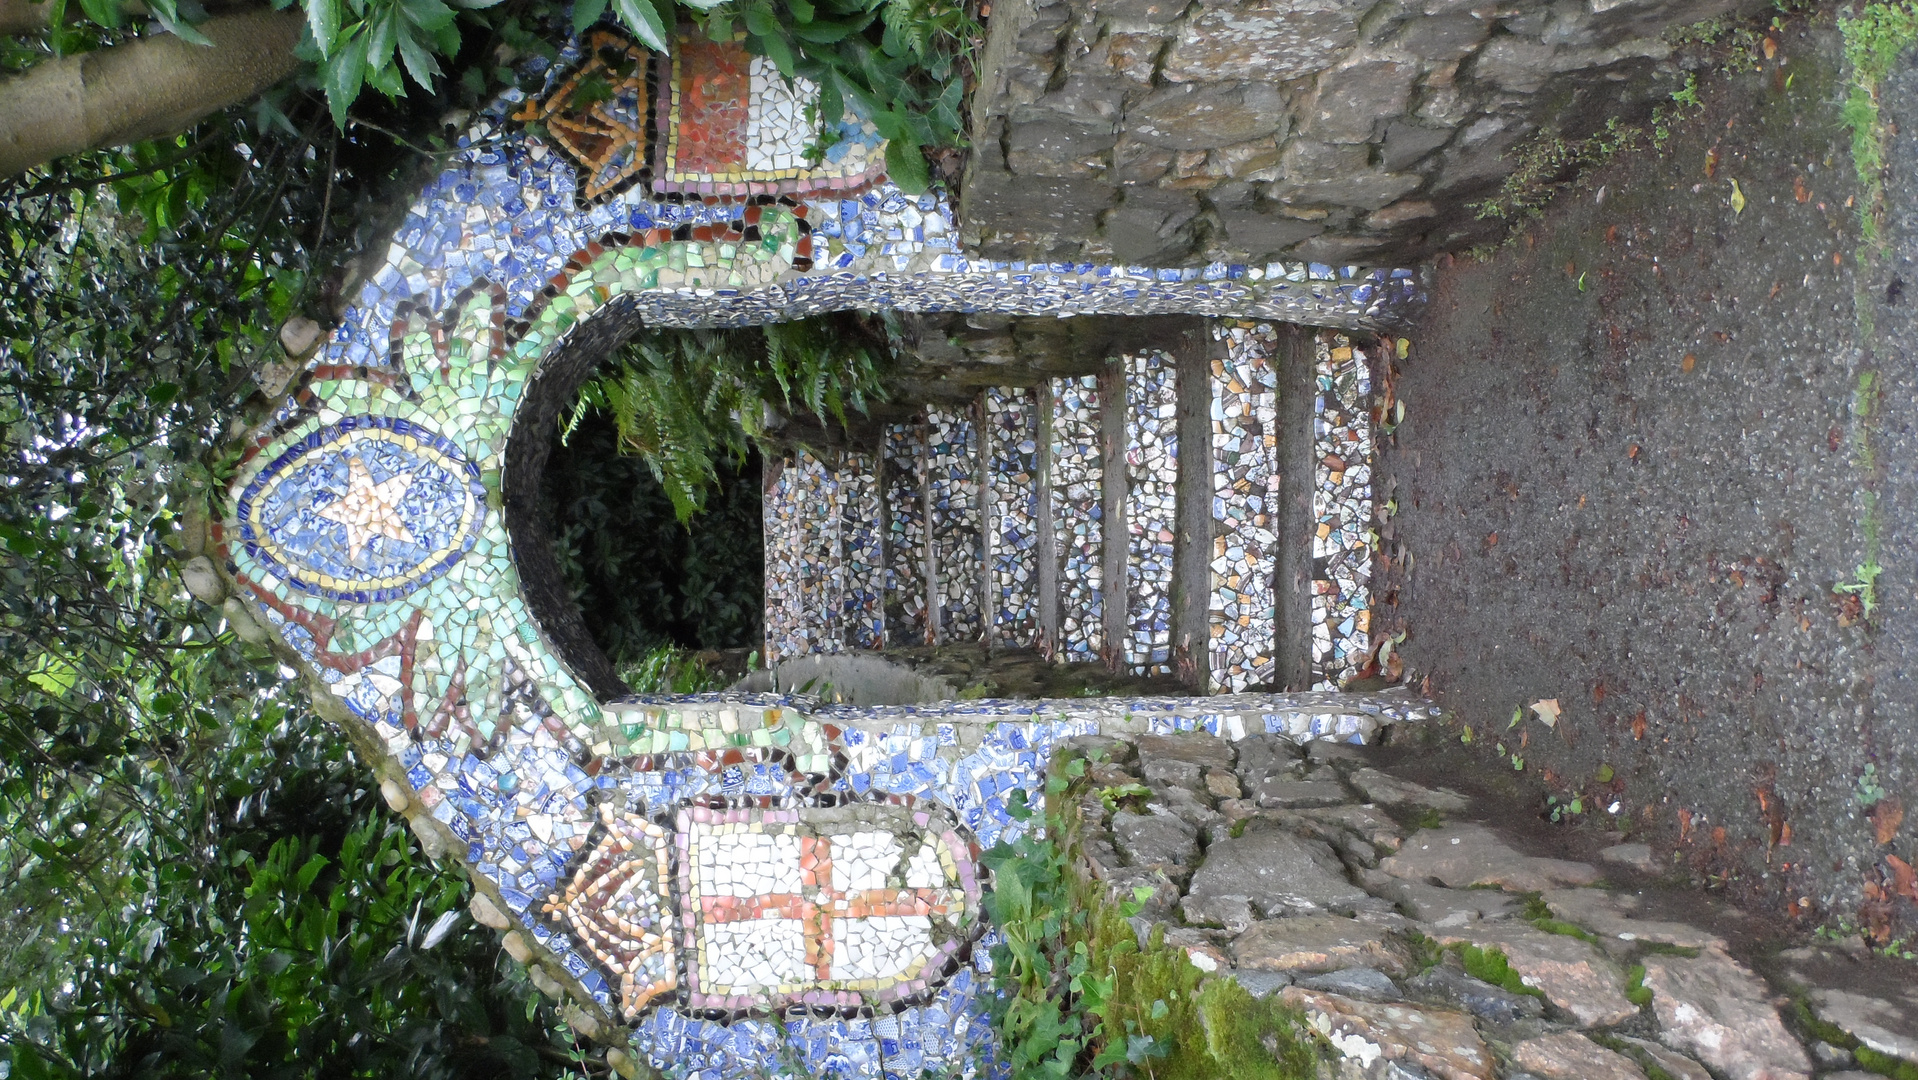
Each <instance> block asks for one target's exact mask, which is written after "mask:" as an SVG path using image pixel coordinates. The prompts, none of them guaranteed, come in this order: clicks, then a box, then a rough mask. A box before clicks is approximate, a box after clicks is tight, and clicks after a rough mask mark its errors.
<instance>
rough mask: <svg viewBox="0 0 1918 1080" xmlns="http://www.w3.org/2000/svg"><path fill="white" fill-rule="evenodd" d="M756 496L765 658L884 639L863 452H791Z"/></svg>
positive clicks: (876, 537) (869, 479) (873, 488)
mask: <svg viewBox="0 0 1918 1080" xmlns="http://www.w3.org/2000/svg"><path fill="white" fill-rule="evenodd" d="M772 470H773V471H774V472H775V474H776V475H775V477H774V479H773V481H772V483H771V484H770V485H768V487H767V490H766V493H765V496H764V498H763V500H762V503H761V506H762V515H763V517H764V520H765V532H764V535H765V537H766V541H765V543H766V579H765V580H766V586H765V588H766V593H765V596H766V601H765V620H766V626H765V655H766V660H767V662H768V663H776V662H778V661H779V660H782V659H786V658H789V657H794V656H805V655H808V654H811V653H832V652H843V651H845V650H847V649H878V648H883V647H884V646H885V621H884V613H883V609H882V606H881V605H882V602H883V595H882V592H883V573H884V564H885V562H884V561H885V554H884V552H883V550H882V548H881V544H880V531H879V520H880V517H879V497H878V489H877V485H876V483H875V481H874V479H873V475H874V474H873V465H872V458H871V456H870V455H866V454H859V453H849V454H846V455H844V457H843V458H842V459H841V460H840V461H839V462H838V463H837V464H827V463H826V462H824V461H822V460H820V459H819V458H818V457H816V456H814V455H813V454H811V453H809V452H806V451H799V452H798V453H795V454H792V455H790V456H788V457H785V458H783V459H779V460H778V461H776V462H775V463H774V464H773V465H772Z"/></svg>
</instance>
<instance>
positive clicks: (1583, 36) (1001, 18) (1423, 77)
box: [961, 0, 1751, 265]
mask: <svg viewBox="0 0 1918 1080" xmlns="http://www.w3.org/2000/svg"><path fill="white" fill-rule="evenodd" d="M1741 6H1743V7H1750V6H1751V3H1750V0H1558V2H1555V3H1543V2H1539V3H1511V2H1505V3H1487V2H1483V0H1476V2H1475V0H1192V2H1187V0H1000V3H999V4H998V5H996V6H995V7H994V9H993V12H992V18H991V31H990V36H989V40H988V43H987V48H986V53H985V57H984V59H983V61H982V66H981V73H980V80H979V88H978V90H977V92H976V96H975V98H974V102H973V115H972V123H973V131H972V137H973V154H972V159H971V162H970V164H969V166H968V169H967V173H966V176H965V184H964V193H963V199H962V202H961V233H962V238H963V240H964V242H965V243H966V244H967V245H969V246H971V247H975V248H977V249H979V250H981V251H983V252H984V253H986V254H988V255H991V256H992V257H995V258H1032V259H1038V258H1044V259H1050V260H1061V259H1070V260H1083V259H1107V258H1110V259H1116V260H1118V261H1120V262H1124V263H1132V264H1152V265H1173V264H1181V263H1183V264H1188V265H1190V264H1196V263H1204V262H1210V261H1214V260H1223V261H1228V262H1246V261H1251V262H1261V261H1266V260H1269V259H1274V258H1277V257H1279V256H1281V255H1284V256H1287V257H1291V258H1302V259H1309V260H1312V261H1317V262H1326V263H1332V264H1346V263H1351V262H1362V263H1368V264H1374V265H1384V264H1396V265H1409V264H1411V263H1413V262H1416V261H1418V260H1420V259H1423V258H1425V257H1427V256H1429V255H1431V254H1433V253H1435V252H1438V251H1443V250H1450V249H1456V248H1458V247H1461V246H1469V245H1470V244H1472V243H1475V242H1477V241H1478V240H1479V239H1481V238H1484V237H1487V236H1490V235H1492V234H1493V233H1494V231H1495V229H1496V226H1495V225H1494V224H1490V223H1486V222H1480V221H1478V220H1476V217H1475V215H1474V213H1473V211H1472V210H1471V208H1470V204H1472V203H1474V202H1476V201H1479V200H1482V199H1483V198H1485V197H1486V195H1487V194H1489V193H1491V192H1493V191H1495V190H1496V189H1497V187H1498V186H1499V184H1500V183H1501V182H1502V181H1503V180H1504V178H1505V177H1506V176H1507V175H1508V174H1509V173H1510V172H1511V171H1512V170H1513V168H1514V162H1515V159H1514V155H1513V153H1512V151H1513V148H1514V147H1515V146H1517V145H1518V144H1519V143H1520V141H1521V140H1523V139H1524V138H1526V137H1527V136H1528V135H1531V134H1533V133H1534V132H1537V131H1539V130H1540V129H1542V128H1549V127H1557V128H1559V129H1560V130H1562V131H1563V132H1564V133H1566V134H1567V135H1570V136H1579V135H1583V134H1587V133H1589V132H1590V131H1592V130H1594V129H1597V128H1600V127H1602V126H1603V125H1604V123H1605V121H1606V120H1607V119H1609V118H1610V117H1613V116H1619V115H1626V116H1632V115H1639V116H1642V115H1644V114H1646V113H1647V112H1649V110H1650V108H1651V106H1652V104H1653V103H1654V102H1656V101H1658V100H1662V99H1664V98H1666V97H1667V96H1668V95H1669V94H1670V93H1671V92H1672V90H1673V89H1675V88H1676V87H1678V86H1679V85H1681V83H1680V81H1679V80H1680V77H1681V73H1680V71H1679V67H1678V64H1677V63H1676V61H1675V60H1674V58H1673V48H1672V46H1671V45H1670V44H1669V43H1668V42H1667V41H1666V40H1665V39H1664V38H1663V37H1662V36H1661V35H1663V34H1664V33H1665V32H1666V31H1668V30H1671V29H1672V28H1674V27H1677V26H1680V25H1683V24H1687V23H1691V22H1695V21H1698V20H1701V19H1707V18H1711V17H1714V16H1718V15H1721V14H1725V13H1727V12H1729V11H1733V10H1735V9H1737V8H1739V7H1741Z"/></svg>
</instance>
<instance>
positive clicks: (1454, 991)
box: [1405, 964, 1545, 1024]
mask: <svg viewBox="0 0 1918 1080" xmlns="http://www.w3.org/2000/svg"><path fill="white" fill-rule="evenodd" d="M1405 988H1406V989H1407V990H1409V991H1411V992H1412V993H1413V994H1416V995H1418V996H1419V997H1422V998H1429V999H1431V1000H1434V1001H1442V1002H1444V1003H1445V1004H1447V1005H1452V1006H1455V1007H1457V1008H1460V1009H1464V1010H1465V1011H1466V1012H1469V1013H1471V1014H1472V1015H1473V1016H1477V1017H1482V1018H1484V1019H1486V1020H1490V1021H1492V1022H1493V1023H1495V1024H1509V1023H1512V1022H1513V1021H1515V1020H1524V1019H1528V1018H1531V1017H1535V1016H1538V1015H1540V1014H1542V1013H1543V1012H1544V1011H1545V1003H1544V1002H1542V1001H1540V1000H1539V999H1537V998H1535V997H1532V996H1531V995H1529V994H1514V993H1512V992H1511V991H1509V990H1502V989H1500V988H1498V987H1496V986H1493V985H1492V984H1491V983H1488V982H1485V981H1483V980H1481V979H1474V978H1472V977H1471V976H1470V975H1467V974H1465V973H1464V972H1463V971H1459V970H1457V969H1455V968H1450V967H1447V966H1445V965H1444V964H1440V965H1439V966H1438V967H1435V968H1433V969H1431V970H1430V971H1427V972H1425V973H1424V974H1422V975H1419V976H1417V977H1415V978H1413V979H1411V980H1410V981H1408V982H1407V983H1406V984H1405Z"/></svg>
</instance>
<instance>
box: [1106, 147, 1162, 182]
mask: <svg viewBox="0 0 1918 1080" xmlns="http://www.w3.org/2000/svg"><path fill="white" fill-rule="evenodd" d="M1172 157H1173V155H1172V151H1170V150H1161V149H1160V148H1158V147H1156V146H1147V145H1146V144H1144V143H1142V142H1137V141H1134V140H1132V139H1120V140H1119V144H1118V145H1117V146H1115V147H1113V148H1112V171H1113V177H1114V179H1116V180H1118V181H1119V183H1121V184H1129V185H1145V184H1151V183H1153V182H1154V181H1156V180H1158V179H1159V178H1160V177H1162V176H1164V175H1165V174H1166V173H1167V172H1168V171H1169V170H1170V169H1171V168H1172Z"/></svg>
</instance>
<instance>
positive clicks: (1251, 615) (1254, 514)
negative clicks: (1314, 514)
mask: <svg viewBox="0 0 1918 1080" xmlns="http://www.w3.org/2000/svg"><path fill="white" fill-rule="evenodd" d="M1213 334H1214V336H1215V338H1216V339H1217V340H1219V341H1220V342H1221V343H1222V344H1223V345H1224V346H1225V348H1224V350H1223V355H1215V356H1214V358H1213V360H1212V468H1213V477H1212V496H1213V498H1212V517H1213V537H1212V560H1211V567H1210V570H1211V581H1212V589H1211V597H1210V613H1209V614H1210V620H1209V621H1210V624H1211V625H1210V627H1209V630H1210V634H1211V650H1212V656H1211V661H1212V662H1211V685H1212V690H1213V691H1214V692H1215V693H1238V692H1240V691H1243V690H1245V689H1247V688H1249V687H1252V686H1263V685H1268V684H1270V683H1271V682H1272V681H1273V678H1274V675H1275V670H1276V663H1275V661H1276V658H1277V651H1276V650H1277V640H1276V637H1277V603H1276V597H1275V593H1274V586H1275V580H1274V576H1273V575H1274V570H1275V566H1276V556H1277V547H1278V544H1279V536H1278V533H1277V531H1276V526H1277V507H1276V505H1274V503H1275V500H1276V498H1277V496H1278V489H1279V480H1280V478H1279V470H1278V456H1277V455H1278V431H1277V425H1278V378H1277V372H1276V371H1275V370H1274V354H1275V352H1276V347H1277V344H1278V340H1277V339H1278V335H1277V334H1276V333H1275V332H1274V330H1273V328H1272V327H1271V326H1270V325H1269V324H1266V323H1240V322H1233V323H1223V322H1222V323H1219V324H1217V325H1215V326H1214V328H1213Z"/></svg>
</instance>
